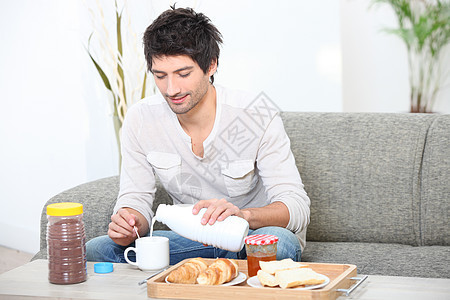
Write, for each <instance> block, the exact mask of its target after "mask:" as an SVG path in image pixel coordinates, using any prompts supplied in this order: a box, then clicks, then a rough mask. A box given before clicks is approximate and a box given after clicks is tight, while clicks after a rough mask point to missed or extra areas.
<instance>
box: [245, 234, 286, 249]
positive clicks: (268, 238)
mask: <svg viewBox="0 0 450 300" xmlns="http://www.w3.org/2000/svg"><path fill="white" fill-rule="evenodd" d="M276 242H278V237H277V236H275V235H270V234H254V235H249V236H248V237H246V238H245V243H246V244H247V245H261V246H262V245H272V244H275V243H276Z"/></svg>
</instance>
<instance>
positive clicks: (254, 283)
mask: <svg viewBox="0 0 450 300" xmlns="http://www.w3.org/2000/svg"><path fill="white" fill-rule="evenodd" d="M319 275H320V277H323V279H325V282H323V283H321V284H312V285H305V286H304V287H303V286H299V287H292V288H289V289H293V290H314V289H320V288H323V287H324V286H326V285H327V284H329V283H330V278H328V277H327V276H325V275H322V274H319ZM247 284H248V285H249V286H251V287H254V288H269V289H273V288H280V287H278V286H275V287H270V286H263V285H262V284H261V282H259V279H258V276H253V277H250V278H249V279H248V280H247Z"/></svg>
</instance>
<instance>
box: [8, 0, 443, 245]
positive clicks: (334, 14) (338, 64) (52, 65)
mask: <svg viewBox="0 0 450 300" xmlns="http://www.w3.org/2000/svg"><path fill="white" fill-rule="evenodd" d="M88 1H89V3H90V4H92V2H91V1H92V0H88ZM177 2H178V4H177V6H186V5H193V6H194V7H196V8H197V10H199V11H202V12H204V13H205V14H207V15H208V16H209V17H210V18H211V19H212V21H213V23H215V24H216V26H217V27H218V28H219V30H220V31H221V32H222V34H223V37H224V42H225V43H224V45H223V48H222V53H221V57H220V66H219V72H218V74H217V76H216V82H217V83H219V84H222V85H225V86H232V87H235V88H241V89H250V90H255V91H264V92H266V94H267V95H268V96H269V97H270V98H271V99H272V100H273V101H275V102H276V103H277V105H278V106H279V107H280V108H281V109H282V110H287V111H337V112H339V111H392V112H398V111H407V110H408V106H409V104H408V100H407V97H408V96H407V93H408V92H407V90H408V87H407V81H406V80H407V66H406V62H405V58H404V54H405V53H404V52H405V51H404V49H403V45H402V44H401V43H400V41H397V40H396V39H395V38H394V37H390V36H385V35H383V34H382V33H380V32H379V31H378V30H379V28H378V27H381V25H382V24H383V23H384V22H386V23H388V24H389V23H392V22H394V20H393V15H392V13H391V12H390V11H389V10H387V9H379V10H371V11H368V10H367V7H368V3H369V1H368V0H367V1H344V0H341V1H340V2H338V1H333V0H322V1H295V0H290V1H279V2H277V4H275V2H273V1H269V0H264V1H256V0H255V1H250V0H246V1H242V0H241V1H238V0H232V1H223V0H220V1H219V0H214V1H177ZM101 3H103V4H106V3H107V4H108V5H110V6H112V5H113V4H112V3H113V2H112V1H106V0H102V1H101ZM128 3H129V5H130V7H129V8H130V11H131V12H132V15H133V16H132V17H133V22H135V24H134V25H133V26H135V29H136V31H137V32H142V31H143V30H144V29H145V27H146V26H147V25H148V23H149V21H150V20H151V19H152V18H154V17H155V16H156V15H158V14H159V13H160V12H161V11H162V10H165V9H166V8H167V7H168V5H169V3H170V1H152V2H149V1H147V0H136V1H128ZM89 24H90V20H89V14H88V13H87V10H86V5H85V4H84V2H83V1H79V0H65V1H58V0H16V1H2V2H0V28H1V29H0V30H1V35H0V37H1V41H2V47H0V65H1V68H0V92H1V96H0V103H1V108H2V114H1V117H0V141H1V147H0V166H1V168H0V192H1V204H2V208H3V210H2V211H3V217H2V219H1V220H0V226H1V227H0V228H2V229H1V231H0V245H5V246H7V247H11V248H15V249H19V250H23V251H27V252H30V253H34V252H37V251H38V249H39V219H40V213H41V210H42V208H43V206H44V204H45V202H46V201H47V199H49V198H50V197H52V196H53V195H55V194H57V193H59V192H61V191H63V190H65V189H68V188H70V187H73V186H75V185H78V184H81V183H84V182H87V181H90V180H94V179H97V178H102V177H106V176H112V175H116V174H118V166H117V149H116V144H115V140H114V134H113V128H112V123H111V119H110V109H109V104H108V101H109V98H108V97H109V95H108V93H107V92H106V91H105V90H104V88H103V85H102V83H101V81H100V80H99V77H98V75H97V73H96V71H95V69H94V68H93V67H92V64H91V62H90V61H89V58H88V56H87V55H86V51H85V49H84V46H85V45H86V41H87V37H88V36H89V34H90V31H91V29H90V26H89ZM342 62H343V63H342ZM446 95H447V96H446V97H447V98H448V91H447V94H446ZM449 106H450V104H447V106H445V105H443V106H442V109H441V111H446V112H450V108H449Z"/></svg>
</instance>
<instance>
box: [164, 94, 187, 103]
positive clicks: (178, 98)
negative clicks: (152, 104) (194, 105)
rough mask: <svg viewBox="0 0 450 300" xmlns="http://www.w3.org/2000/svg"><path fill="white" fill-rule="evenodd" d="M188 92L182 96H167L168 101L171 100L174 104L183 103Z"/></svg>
mask: <svg viewBox="0 0 450 300" xmlns="http://www.w3.org/2000/svg"><path fill="white" fill-rule="evenodd" d="M187 96H188V94H185V95H184V96H176V97H167V98H169V99H170V101H172V103H174V104H180V103H183V102H184V100H186V98H187Z"/></svg>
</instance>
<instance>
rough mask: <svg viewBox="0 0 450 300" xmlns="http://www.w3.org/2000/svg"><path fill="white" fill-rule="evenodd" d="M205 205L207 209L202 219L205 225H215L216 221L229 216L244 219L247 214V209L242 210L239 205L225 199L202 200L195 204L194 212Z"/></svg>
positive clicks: (196, 212)
mask: <svg viewBox="0 0 450 300" xmlns="http://www.w3.org/2000/svg"><path fill="white" fill-rule="evenodd" d="M204 207H206V208H207V210H206V212H205V213H204V214H203V218H202V220H201V223H202V224H203V225H206V224H210V225H213V224H214V223H215V222H216V221H219V222H220V221H223V220H225V219H226V218H228V217H229V216H238V217H241V218H244V219H245V218H246V216H247V214H246V212H245V211H243V210H240V209H239V207H237V206H236V205H234V204H233V203H231V202H228V201H227V200H225V199H209V200H200V201H199V202H197V203H196V204H195V205H194V208H193V209H192V213H193V214H194V215H196V214H198V212H199V211H200V209H202V208H204ZM247 213H248V212H247Z"/></svg>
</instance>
